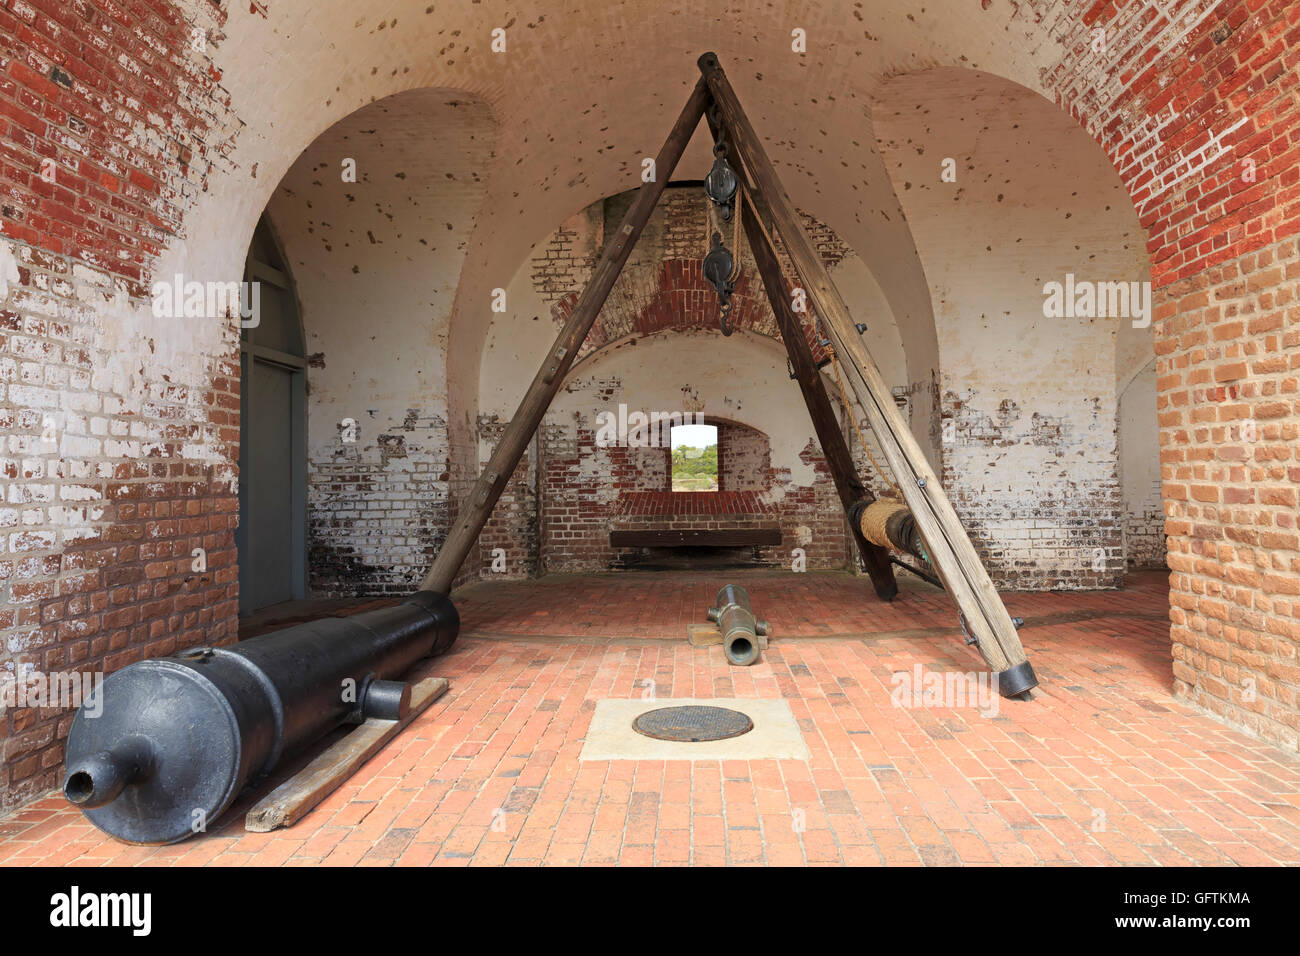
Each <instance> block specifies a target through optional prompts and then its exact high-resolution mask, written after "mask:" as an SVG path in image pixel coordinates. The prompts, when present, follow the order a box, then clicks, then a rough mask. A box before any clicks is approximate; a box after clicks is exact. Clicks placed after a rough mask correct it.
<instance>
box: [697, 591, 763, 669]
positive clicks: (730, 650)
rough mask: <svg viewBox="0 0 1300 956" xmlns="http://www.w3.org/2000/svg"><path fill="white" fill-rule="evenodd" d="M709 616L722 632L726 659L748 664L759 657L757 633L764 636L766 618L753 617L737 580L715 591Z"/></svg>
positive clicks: (758, 635)
mask: <svg viewBox="0 0 1300 956" xmlns="http://www.w3.org/2000/svg"><path fill="white" fill-rule="evenodd" d="M708 618H709V620H710V621H716V622H717V624H718V630H719V631H721V632H722V650H723V653H725V654H726V656H727V660H728V661H730V662H731V663H732V664H738V665H740V666H741V667H748V666H749V665H750V664H752V663H754V662H755V661H756V660H758V650H759V641H758V639H759V638H760V637H766V636H767V631H768V626H767V622H766V621H760V620H758V619H757V618H755V617H754V612H753V610H752V608H751V607H750V604H749V592H748V591H746V590H745V589H744V588H742V587H741V586H740V585H739V584H727V585H724V586H723V587H722V589H721V590H719V591H718V596H717V598H715V599H714V602H713V607H711V608H709V611H708Z"/></svg>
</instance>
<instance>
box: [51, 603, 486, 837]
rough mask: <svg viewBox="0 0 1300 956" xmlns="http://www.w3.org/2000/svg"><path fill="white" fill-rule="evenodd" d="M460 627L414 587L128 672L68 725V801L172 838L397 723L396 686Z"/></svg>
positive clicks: (126, 828) (110, 829) (143, 832)
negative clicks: (376, 603)
mask: <svg viewBox="0 0 1300 956" xmlns="http://www.w3.org/2000/svg"><path fill="white" fill-rule="evenodd" d="M459 629H460V616H459V614H457V612H456V607H455V605H453V604H452V603H451V600H450V599H449V598H447V597H446V596H445V595H443V594H439V593H436V592H433V591H420V592H418V593H416V594H414V595H412V596H411V597H409V598H407V599H406V600H405V601H403V602H402V603H401V604H398V605H396V606H395V607H389V608H383V609H380V610H375V611H365V612H363V613H360V614H355V615H353V616H351V617H328V618H323V619H321V620H317V621H311V622H309V623H306V624H298V625H295V626H294V627H290V628H286V629H284V630H282V631H276V632H275V633H272V634H265V635H262V636H261V637H255V638H252V639H250V640H247V641H242V642H240V643H239V644H235V645H232V646H229V647H197V648H190V649H188V650H185V651H182V652H181V653H179V654H176V655H174V656H172V657H165V658H154V659H152V660H146V661H140V662H139V663H136V664H132V665H130V666H129V667H125V668H123V669H122V670H120V671H117V672H115V673H113V674H110V675H109V677H108V678H107V679H106V680H105V681H104V683H103V686H102V687H100V688H99V689H98V690H97V691H96V693H97V694H101V695H102V696H103V700H102V702H101V701H96V700H91V701H89V702H88V703H87V706H85V707H83V708H82V709H81V710H80V711H78V712H77V715H76V716H75V717H74V718H73V721H72V730H71V732H70V733H69V736H68V748H67V775H66V777H65V778H64V784H63V792H64V794H65V795H66V796H67V798H68V799H69V800H70V801H72V803H74V804H76V805H77V806H79V807H81V809H82V810H83V811H84V812H85V814H86V817H87V818H88V819H89V820H90V822H91V823H93V824H94V825H95V826H97V827H99V829H101V830H103V831H105V832H106V833H109V834H111V835H113V836H115V837H117V838H118V839H120V840H126V841H128V842H130V843H149V844H157V843H176V842H178V841H180V840H183V839H185V838H186V837H189V836H191V835H193V834H195V833H198V832H201V831H202V830H204V829H206V828H207V825H208V824H209V823H211V822H213V821H215V820H216V818H217V817H218V816H220V815H221V813H222V812H223V811H224V810H225V809H226V808H227V807H228V806H230V804H231V803H232V802H233V801H234V799H235V798H236V797H237V796H238V795H239V793H240V792H241V791H242V790H243V789H244V787H245V786H246V785H247V784H248V783H249V782H250V781H253V780H255V779H258V778H260V777H262V776H264V775H265V774H267V773H269V772H270V771H271V770H272V769H273V768H274V767H275V766H276V764H277V763H279V761H280V758H281V756H282V755H284V754H286V753H289V752H291V751H293V750H295V749H297V748H298V747H301V746H302V745H304V744H307V743H310V742H311V741H313V740H315V739H317V738H319V737H321V736H322V735H324V734H325V733H327V732H329V731H330V730H333V729H334V728H336V727H338V726H340V725H342V724H345V723H348V722H357V723H359V722H361V721H362V720H364V719H365V718H367V717H372V716H373V717H381V718H386V719H397V718H399V717H401V716H404V714H405V711H406V709H407V707H408V706H409V703H410V688H409V685H406V684H403V683H400V682H396V681H393V680H391V678H394V677H397V676H398V675H400V674H402V673H403V672H405V671H406V670H407V669H408V668H410V667H411V665H412V664H414V663H415V662H416V661H418V660H419V659H420V658H422V657H426V656H429V655H431V654H441V653H442V652H443V651H445V650H447V649H448V648H449V647H451V645H452V644H453V643H454V642H455V640H456V636H457V634H458V633H459ZM91 713H96V714H98V716H96V717H91V716H88V715H89V714H91Z"/></svg>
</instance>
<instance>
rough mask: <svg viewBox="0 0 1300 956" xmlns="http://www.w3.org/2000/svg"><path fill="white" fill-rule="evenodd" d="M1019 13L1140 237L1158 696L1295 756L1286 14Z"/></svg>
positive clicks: (1126, 7) (1296, 121)
mask: <svg viewBox="0 0 1300 956" xmlns="http://www.w3.org/2000/svg"><path fill="white" fill-rule="evenodd" d="M1036 6H1038V7H1041V8H1042V10H1043V11H1044V13H1045V14H1046V13H1048V11H1049V10H1051V11H1052V12H1051V13H1050V16H1051V17H1053V18H1061V17H1064V16H1068V17H1069V18H1070V19H1071V20H1072V22H1069V23H1065V24H1064V25H1063V27H1062V29H1061V31H1060V32H1059V35H1060V36H1061V43H1062V48H1063V51H1064V52H1063V55H1062V57H1061V60H1060V63H1059V65H1058V66H1057V67H1056V68H1055V69H1053V70H1049V71H1046V72H1045V74H1044V80H1045V82H1047V84H1048V85H1049V87H1050V88H1052V89H1054V90H1056V91H1057V98H1058V101H1059V102H1060V103H1061V104H1062V106H1064V107H1065V108H1066V109H1068V110H1069V111H1071V112H1072V113H1073V114H1074V115H1075V116H1076V117H1078V118H1079V119H1080V121H1081V122H1082V123H1083V124H1084V125H1085V127H1086V128H1088V129H1089V130H1090V131H1091V132H1092V133H1093V134H1094V136H1095V137H1096V138H1097V140H1098V141H1099V142H1100V143H1101V144H1102V145H1103V146H1104V147H1105V148H1106V150H1107V151H1108V153H1109V154H1110V156H1111V157H1112V160H1113V161H1114V163H1115V166H1116V168H1117V169H1119V171H1120V174H1121V176H1122V177H1123V179H1124V181H1125V183H1126V185H1127V186H1128V188H1129V191H1130V194H1131V195H1132V198H1133V201H1134V204H1135V206H1136V208H1137V209H1138V211H1139V216H1140V219H1141V223H1142V225H1143V227H1144V228H1145V229H1146V230H1147V231H1148V235H1149V240H1148V244H1147V249H1148V252H1149V254H1150V256H1151V263H1152V278H1153V282H1154V284H1155V286H1156V289H1155V303H1156V305H1155V313H1154V319H1153V321H1154V323H1155V326H1156V354H1157V357H1158V364H1157V375H1158V390H1159V392H1158V414H1159V417H1160V429H1161V431H1160V444H1161V460H1162V470H1163V479H1164V498H1165V512H1166V517H1167V520H1166V526H1165V530H1166V532H1167V534H1168V535H1169V566H1170V568H1171V570H1172V572H1173V573H1172V574H1171V578H1170V580H1171V584H1172V586H1173V590H1172V594H1171V597H1170V600H1171V604H1172V608H1171V611H1170V616H1171V619H1172V625H1173V626H1172V639H1173V656H1174V665H1173V670H1174V683H1175V688H1176V690H1177V692H1178V693H1179V694H1180V695H1182V696H1184V697H1186V698H1188V699H1190V700H1192V701H1194V702H1195V703H1197V704H1199V705H1201V706H1203V707H1205V708H1207V709H1209V710H1211V711H1213V712H1214V713H1217V714H1220V715H1221V716H1223V717H1225V718H1227V719H1228V720H1230V721H1232V722H1234V723H1237V724H1239V725H1244V726H1246V727H1249V728H1250V729H1252V730H1254V731H1256V732H1258V733H1260V734H1262V735H1263V736H1265V737H1266V738H1268V739H1271V740H1275V741H1277V742H1279V743H1282V744H1283V745H1285V746H1288V747H1291V748H1296V747H1297V746H1298V745H1300V744H1298V739H1300V705H1298V702H1297V698H1296V694H1297V687H1298V686H1300V667H1298V666H1297V659H1296V658H1297V649H1298V648H1300V597H1298V596H1300V541H1298V540H1297V534H1296V527H1295V523H1296V500H1297V485H1298V483H1300V455H1297V450H1298V449H1300V443H1298V442H1297V437H1298V432H1300V425H1298V422H1300V403H1298V402H1297V398H1296V391H1297V384H1296V383H1297V377H1296V376H1297V369H1300V358H1297V355H1300V332H1297V331H1296V328H1297V321H1298V320H1300V310H1297V305H1296V302H1297V291H1300V290H1298V288H1297V284H1298V282H1300V261H1298V260H1297V252H1296V239H1295V237H1296V235H1297V233H1300V108H1298V107H1297V102H1298V101H1300V97H1298V95H1297V94H1298V92H1300V5H1298V4H1296V3H1294V2H1291V0H1235V2H1225V3H1219V4H1211V3H1206V2H1201V3H1176V4H1172V6H1171V12H1173V13H1174V14H1175V20H1176V21H1177V22H1174V23H1170V22H1169V21H1168V20H1167V19H1166V18H1165V16H1164V15H1163V14H1161V13H1160V12H1158V11H1157V10H1156V9H1155V8H1154V7H1147V6H1145V5H1142V4H1139V3H1137V2H1116V0H1101V2H1097V3H1095V4H1093V5H1091V6H1090V7H1087V8H1086V10H1085V12H1084V15H1083V16H1082V17H1080V18H1079V19H1078V20H1077V21H1073V15H1072V14H1069V15H1066V14H1061V13H1059V12H1056V11H1055V9H1054V7H1051V6H1049V5H1047V4H1037V5H1036ZM1189 25H1190V29H1188V27H1189ZM1093 30H1107V31H1108V36H1109V37H1110V38H1111V41H1112V44H1114V45H1112V46H1111V47H1110V49H1111V50H1113V51H1115V52H1114V56H1113V57H1112V58H1108V57H1107V56H1106V55H1105V54H1101V53H1098V52H1096V51H1095V50H1093V49H1092V48H1091V47H1090V45H1089V42H1088V41H1089V39H1090V37H1091V36H1092V33H1091V31H1093ZM1099 76H1101V77H1102V78H1103V81H1100V82H1099V81H1098V77H1099ZM1252 180H1253V181H1252ZM1243 429H1244V430H1243Z"/></svg>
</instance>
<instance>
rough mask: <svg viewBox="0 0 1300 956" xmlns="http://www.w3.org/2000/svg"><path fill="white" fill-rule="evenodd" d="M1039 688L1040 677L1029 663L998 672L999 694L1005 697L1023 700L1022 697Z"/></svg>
mask: <svg viewBox="0 0 1300 956" xmlns="http://www.w3.org/2000/svg"><path fill="white" fill-rule="evenodd" d="M1037 686H1038V677H1037V675H1036V674H1034V669H1033V667H1031V666H1030V664H1029V661H1025V662H1024V663H1023V664H1017V665H1016V666H1015V667H1009V668H1007V669H1006V670H1004V671H998V693H999V694H1001V695H1002V696H1003V697H1008V698H1020V699H1022V700H1028V698H1021V697H1020V695H1021V694H1024V693H1025V692H1026V691H1029V690H1032V689H1033V688H1035V687H1037Z"/></svg>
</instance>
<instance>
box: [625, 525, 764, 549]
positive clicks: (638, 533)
mask: <svg viewBox="0 0 1300 956" xmlns="http://www.w3.org/2000/svg"><path fill="white" fill-rule="evenodd" d="M780 543H781V529H780V528H779V527H776V528H681V529H668V528H665V529H645V530H639V529H629V530H625V531H611V532H610V533H609V546H610V547H611V548H749V547H755V546H762V545H773V544H780Z"/></svg>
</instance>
